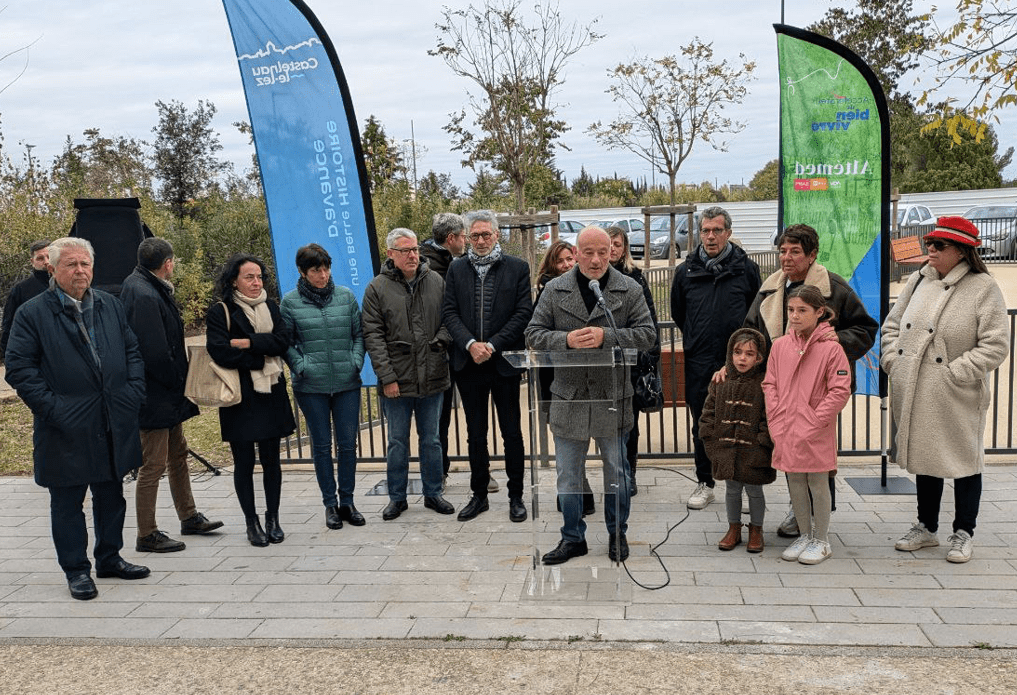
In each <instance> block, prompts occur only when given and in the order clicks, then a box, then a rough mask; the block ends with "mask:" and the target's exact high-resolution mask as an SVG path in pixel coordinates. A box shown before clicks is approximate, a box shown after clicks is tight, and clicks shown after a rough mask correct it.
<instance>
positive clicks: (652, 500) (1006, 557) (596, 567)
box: [0, 461, 1017, 693]
mask: <svg viewBox="0 0 1017 695" xmlns="http://www.w3.org/2000/svg"><path fill="white" fill-rule="evenodd" d="M842 463H843V465H844V467H843V468H842V469H841V476H840V478H839V479H838V510H837V512H836V513H835V514H834V516H833V521H832V523H831V536H832V538H831V541H832V543H833V549H834V556H833V558H832V559H830V560H828V561H826V562H825V563H823V564H821V565H819V566H815V567H806V566H803V565H799V564H797V563H788V562H783V561H781V559H780V557H779V555H780V551H781V550H782V549H783V547H784V546H786V545H787V541H786V540H784V539H779V538H778V537H777V536H776V534H775V533H774V532H773V529H774V528H775V526H776V524H777V523H778V522H779V521H780V520H781V519H782V518H783V515H784V512H785V510H786V508H787V500H788V498H787V491H786V486H785V485H784V484H783V482H778V483H775V484H774V485H771V486H768V488H767V498H768V509H769V511H768V517H767V521H766V525H765V528H766V542H767V548H766V550H765V551H764V552H763V553H762V554H761V555H749V554H748V553H746V552H745V551H744V547H739V548H737V549H735V550H734V551H732V552H728V553H722V552H720V551H718V550H717V548H716V542H717V540H718V539H719V538H720V536H721V535H722V533H723V531H724V530H726V523H725V522H724V510H723V503H722V502H721V501H718V502H715V503H714V504H713V505H711V506H709V507H708V508H707V509H705V510H702V511H695V512H691V513H690V514H689V515H688V518H685V517H686V508H685V506H684V500H685V499H686V497H687V496H688V494H689V493H690V492H691V490H692V488H693V487H694V484H693V483H692V482H690V480H689V479H688V478H687V477H686V472H687V470H688V469H686V468H673V469H672V468H650V467H649V465H650V462H647V464H646V465H644V466H641V471H640V476H639V479H640V483H641V485H640V494H639V496H638V497H636V498H635V499H634V500H633V513H632V518H631V526H630V531H629V539H630V543H631V545H632V557H631V558H630V559H629V561H628V563H627V569H628V572H630V573H631V576H632V577H633V578H634V579H635V580H637V581H638V582H640V583H642V584H644V585H648V586H654V585H659V584H662V583H664V581H665V578H666V575H665V573H664V571H662V568H661V565H660V563H659V562H658V561H657V560H656V559H655V558H653V557H651V556H650V552H649V549H650V545H651V544H653V545H657V544H661V543H663V544H662V545H660V546H659V547H658V549H657V552H658V553H659V555H660V557H661V560H662V562H663V564H664V566H665V567H666V568H667V571H668V573H669V574H670V586H668V587H666V588H663V589H660V590H648V589H643V588H640V587H638V586H637V585H635V584H634V583H633V582H632V581H631V580H630V579H628V577H627V576H626V575H624V574H622V575H619V574H617V570H616V568H615V567H613V566H612V565H611V563H610V562H609V561H608V559H607V557H606V546H607V533H606V530H605V529H604V527H603V515H602V513H601V509H600V508H601V504H600V501H599V500H598V513H597V514H596V515H595V516H592V517H590V518H589V522H590V528H589V530H588V532H587V536H588V540H589V542H590V555H588V556H586V557H583V558H577V559H574V560H572V561H571V562H569V563H567V564H566V565H564V566H562V567H561V568H560V572H559V573H557V574H554V575H542V574H540V573H538V574H537V575H536V577H537V578H540V577H544V578H545V579H547V581H546V583H545V585H544V586H545V587H552V590H549V591H546V592H545V593H546V594H547V596H545V597H539V596H533V595H531V594H532V593H533V592H532V587H533V586H534V577H535V575H534V574H533V568H532V547H533V546H532V544H533V543H534V541H535V542H536V544H537V545H538V546H539V548H540V550H541V551H543V550H547V549H549V548H550V547H553V545H554V544H555V542H556V540H557V537H558V531H557V529H558V526H559V524H560V516H559V515H558V514H556V513H555V512H554V510H553V507H552V509H551V510H550V512H548V511H545V512H544V514H543V516H542V517H541V518H540V519H537V520H535V521H534V522H532V523H531V522H527V523H525V524H513V523H511V522H510V521H509V519H508V505H507V500H506V497H505V495H504V492H502V493H499V494H497V495H492V497H491V511H489V512H487V513H485V514H482V515H481V516H480V517H478V518H477V519H475V520H473V521H470V522H466V523H460V522H458V521H456V519H455V517H454V516H451V517H447V516H440V515H437V514H435V513H433V512H431V511H428V510H425V509H424V508H423V506H422V504H421V500H420V498H411V499H410V505H411V506H410V510H409V511H408V512H406V513H404V514H403V515H402V517H400V518H399V519H398V520H395V521H390V522H384V521H382V519H381V516H380V512H381V509H382V507H383V506H384V505H385V503H386V501H387V500H386V499H385V498H384V497H378V496H371V495H366V494H365V493H366V492H367V491H368V490H369V488H371V487H372V486H373V485H374V484H375V483H377V482H380V481H381V480H382V479H383V475H382V474H380V473H364V474H361V475H360V476H359V480H358V488H357V489H358V494H357V500H356V503H357V506H358V507H359V508H360V509H361V510H362V511H363V512H364V513H365V515H366V516H367V519H368V523H367V525H366V526H364V527H362V528H353V527H350V526H348V525H347V526H345V527H344V528H343V529H341V530H338V531H330V530H328V529H326V527H325V525H324V518H323V514H322V508H321V504H320V494H319V492H318V489H317V485H316V483H315V480H314V477H313V474H311V473H308V472H302V471H292V470H287V472H286V473H285V478H284V486H283V505H282V514H281V520H282V525H283V528H284V529H285V531H286V533H287V537H286V541H285V542H284V543H282V544H280V545H273V546H270V547H268V548H254V547H252V546H251V545H250V544H248V543H247V540H246V537H245V535H244V530H243V524H242V517H241V515H240V511H239V508H238V506H237V504H236V499H235V496H234V494H233V489H232V481H231V480H230V476H229V475H228V471H227V472H226V473H225V474H224V475H222V476H219V477H210V476H209V477H204V478H198V479H195V481H194V489H195V497H196V498H197V500H198V503H199V507H200V508H201V509H202V510H203V511H205V512H206V513H207V514H208V516H209V517H211V518H221V519H223V520H224V521H225V522H226V527H225V529H224V532H223V533H222V534H219V535H214V536H208V537H200V536H199V537H193V536H192V537H188V538H186V539H185V540H186V542H187V545H188V547H187V549H186V550H185V551H183V552H181V553H175V554H169V555H150V554H139V553H136V552H134V550H133V540H134V537H135V533H136V527H135V525H134V511H133V508H134V505H133V499H132V498H133V487H132V486H131V485H130V484H128V485H127V486H126V488H125V492H126V495H127V497H128V517H127V518H128V523H127V526H128V527H127V528H126V529H125V532H124V537H125V541H126V547H125V549H124V556H125V557H126V558H128V559H129V560H131V561H134V562H140V563H142V564H146V565H148V566H150V567H151V568H152V575H151V577H150V578H148V579H145V580H141V581H136V582H123V581H118V580H110V579H99V580H97V584H98V586H99V592H100V593H99V597H98V598H97V599H95V600H93V601H88V602H79V601H75V600H73V599H71V598H70V596H69V594H68V592H67V588H66V583H65V581H64V577H63V574H62V573H61V572H60V570H59V568H58V566H57V564H56V560H55V556H54V552H53V547H52V540H51V539H50V535H49V519H48V511H47V510H48V496H47V493H46V492H45V490H43V489H41V488H38V487H36V486H35V485H34V483H33V482H32V481H31V480H29V479H24V478H2V479H0V499H3V501H4V503H3V505H2V506H0V528H3V534H2V535H0V693H8V692H10V693H30V692H53V689H54V687H56V685H59V684H61V683H62V684H64V685H66V684H67V683H71V684H75V687H74V688H73V690H74V691H75V692H135V691H137V692H141V691H145V692H169V691H173V692H177V693H179V692H195V691H201V690H204V691H206V692H208V691H211V692H224V691H239V690H245V691H247V690H254V691H260V690H263V689H267V688H268V687H270V686H272V685H278V684H280V683H281V682H283V681H278V680H276V681H273V680H272V679H271V678H269V676H270V675H271V674H272V673H277V674H284V673H288V674H290V675H291V676H292V677H293V678H294V679H295V680H293V681H292V683H297V682H299V683H302V684H304V685H305V686H307V685H310V686H312V687H310V690H309V692H319V691H320V692H335V690H336V687H338V688H340V689H348V690H349V691H350V692H419V691H421V690H423V689H425V688H426V689H427V690H428V691H429V692H453V691H454V692H457V693H463V692H499V691H503V690H508V689H510V688H511V689H515V688H518V687H525V688H527V689H528V690H532V691H535V692H548V691H549V690H551V689H552V686H553V687H554V688H555V689H556V690H557V691H558V692H653V691H657V690H660V691H666V692H714V691H716V692H721V691H723V692H731V690H730V686H731V683H725V679H727V678H737V679H738V680H737V683H738V684H739V687H744V688H746V690H742V692H750V691H749V690H747V689H748V688H750V687H751V688H752V689H753V691H760V692H766V691H767V690H766V689H765V688H762V689H761V687H760V684H761V683H764V682H765V681H766V679H767V678H771V677H773V676H774V674H776V673H778V672H779V673H780V674H782V675H781V676H780V678H781V680H780V682H781V683H786V684H787V686H788V687H789V688H790V687H793V688H794V689H795V691H796V692H831V691H837V692H842V691H843V692H867V693H873V692H895V693H901V692H924V693H929V692H957V693H961V692H1014V690H1015V689H1017V667H1015V666H1014V659H1013V657H1014V655H1015V652H1014V651H1011V650H1012V649H1013V648H1015V647H1017V527H1015V526H1014V521H1013V518H1014V510H1015V509H1017V466H1015V465H1013V464H1012V463H1003V464H1000V463H999V462H996V465H992V466H991V467H990V468H989V469H988V470H987V473H986V476H985V489H984V493H983V501H982V509H981V514H980V517H979V527H978V531H977V534H976V537H975V556H974V559H973V560H972V561H971V562H970V563H968V564H963V565H954V564H950V563H948V562H946V560H945V555H946V547H945V540H946V536H947V535H948V533H949V519H950V514H951V512H952V503H951V501H950V499H951V495H950V494H949V491H948V493H947V494H946V495H945V496H944V498H945V499H944V514H943V526H942V527H941V529H940V539H941V541H942V542H944V546H941V547H939V548H932V549H925V550H923V551H919V552H915V553H900V552H897V551H895V550H894V549H893V542H894V540H895V539H896V538H897V537H899V536H900V535H901V534H902V533H903V532H904V531H906V530H907V528H908V527H909V526H910V524H911V522H912V521H913V519H914V515H915V510H914V500H913V498H909V497H905V496H881V495H869V496H865V497H862V496H859V495H857V494H856V493H855V492H854V491H853V489H852V488H851V487H850V486H849V485H848V484H847V483H846V481H845V480H844V478H845V477H857V476H877V475H878V467H877V466H875V465H871V464H865V465H857V462H854V461H844V462H842ZM503 476H504V474H503V473H501V474H497V475H496V477H498V478H499V479H500V480H501V482H502V488H503V490H504V482H505V481H504V477H503ZM593 487H594V489H599V487H598V482H597V481H596V480H594V481H593ZM540 492H541V494H542V495H545V496H544V497H543V499H544V500H549V499H553V498H552V497H551V494H552V488H551V483H550V481H545V482H542V483H541V484H540ZM468 493H469V490H468V474H467V473H454V474H453V476H452V478H451V485H450V487H449V491H448V497H449V499H450V500H451V501H452V502H453V503H454V504H455V505H456V506H457V508H458V507H459V506H461V505H462V504H463V503H464V502H465V501H466V499H467V496H468ZM552 504H553V503H552ZM261 506H263V505H261V503H260V502H259V507H261ZM159 518H160V520H161V523H162V525H163V529H164V530H166V531H169V532H170V533H171V535H175V532H176V531H177V524H176V522H175V519H174V513H173V510H172V503H171V501H170V496H169V494H168V491H166V490H164V491H163V494H162V495H161V496H160V514H159ZM665 539H667V540H666V541H665ZM591 577H592V578H594V581H591ZM619 577H620V580H619ZM577 581H587V582H589V583H590V586H592V587H594V588H595V589H597V590H598V591H591V593H590V594H589V595H588V596H587V597H584V598H581V599H577V598H576V597H575V596H574V595H573V594H570V593H568V592H567V591H561V592H560V593H555V590H554V588H553V587H554V586H555V582H558V584H557V585H556V586H557V587H558V588H561V587H562V586H566V587H568V586H575V585H576V582H577ZM597 581H600V582H601V583H600V584H597V583H596V582H597ZM619 584H620V585H621V590H620V591H617V590H616V589H617V585H619ZM605 587H606V590H605ZM538 593H539V592H538ZM40 645H47V646H46V647H45V648H42V647H41V646H40ZM109 645H121V646H125V647H127V648H125V649H114V648H110V647H109ZM142 647H144V649H141V648H142ZM209 647H214V649H211V650H209V649H208V648H209ZM264 647H272V648H271V649H264ZM320 649H327V650H328V651H327V656H322V655H321V654H319V655H318V656H317V657H315V656H314V654H315V653H317V652H316V650H320ZM803 656H806V657H808V659H807V663H808V664H810V665H809V666H808V667H807V668H805V670H804V671H803V670H802V668H803V665H802V664H803V662H802V658H801V657H803ZM792 657H793V658H792ZM905 657H906V658H905ZM322 658H325V659H327V662H324V663H323V662H322V661H321V659H322ZM951 659H953V660H956V663H955V665H954V666H951V665H950V664H951V663H953V662H951ZM136 660H141V661H142V662H144V663H145V664H146V669H151V670H150V671H149V670H143V671H142V672H141V675H142V676H143V677H141V678H140V680H136V679H135V677H134V676H135V675H136V674H137V672H136V671H135V670H134V669H132V668H131V664H132V663H134V662H135V661H136ZM164 662H165V664H172V665H171V666H166V665H165V664H164ZM729 662H731V663H729ZM734 662H736V663H734ZM245 663H246V664H248V666H249V667H250V669H251V670H250V671H249V672H246V673H245V672H244V669H243V667H242V664H245ZM326 663H327V664H328V670H327V672H322V671H321V669H322V668H324V667H325V664H326ZM267 664H276V665H275V666H274V667H273V668H277V669H279V670H278V671H277V672H276V671H273V670H271V669H269V670H267V671H265V672H264V673H262V669H263V668H265V665H267ZM824 664H825V665H824ZM39 665H43V666H46V665H48V667H49V670H47V669H46V668H43V670H41V671H40V670H37V669H36V667H37V666H39ZM93 668H101V675H97V676H94V680H92V681H87V682H88V683H94V684H95V689H94V690H93V689H92V686H91V685H88V686H82V685H81V684H82V683H83V682H85V681H83V680H81V679H83V678H85V676H86V675H87V674H88V673H89V670H90V669H93ZM337 669H338V670H337ZM661 669H663V670H661ZM690 669H691V670H690ZM944 669H945V671H944ZM957 669H960V670H959V671H958V670H957ZM944 673H946V674H951V673H967V674H969V675H968V676H964V677H963V678H961V682H960V683H958V684H956V685H954V686H950V687H946V685H945V683H944V682H943V681H942V678H943V677H944ZM42 674H49V675H48V676H45V677H44V676H43V675H42ZM145 674H147V675H145ZM340 674H346V675H345V676H344V678H345V677H349V678H350V679H352V680H350V681H349V682H350V683H357V684H358V685H357V687H355V688H353V687H350V688H343V687H342V686H343V683H344V682H345V681H340V680H336V679H337V678H339V675H340ZM399 674H402V675H401V676H400V675H399ZM595 674H596V675H595ZM623 674H628V676H627V678H622V675H623ZM668 674H671V675H670V676H669V675H668ZM682 674H684V675H682ZM418 676H419V678H420V680H416V678H417V677H418ZM679 676H680V678H679ZM708 676H709V678H707V677H708ZM121 677H123V678H127V680H126V681H119V680H118V679H119V678H121ZM280 677H282V676H281V675H280ZM672 677H673V678H675V679H676V680H670V679H671V678H672ZM975 677H977V678H978V679H981V681H982V682H981V685H979V686H978V687H977V688H976V687H974V686H973V684H972V681H971V680H970V679H971V678H975ZM47 678H48V679H49V680H47ZM226 678H228V681H227V682H228V684H229V687H223V683H224V681H223V680H222V679H226ZM178 679H179V680H178ZM217 679H218V680H217ZM661 679H663V680H661ZM699 679H704V680H699ZM760 679H762V680H760ZM903 679H912V680H910V681H908V683H907V689H906V690H902V689H901V688H902V687H903V685H904V683H902V680H903ZM206 681H208V682H207V683H206V685H205V686H203V687H198V685H197V684H198V683H205V682H206ZM118 682H119V683H120V685H117V683H118ZM694 682H696V683H701V684H703V687H700V688H693V689H688V690H684V689H682V688H683V687H685V685H689V684H691V683H694ZM707 682H710V683H713V686H716V690H713V689H711V688H707V687H706V685H705V684H706V683H707ZM128 683H129V687H128V685H127V684H128ZM215 683H218V684H219V685H218V686H217V687H213V686H214V684H215ZM315 683H317V684H318V685H319V686H321V687H320V688H319V689H318V690H315V688H314V687H313V686H314V684H315ZM326 683H327V684H331V685H332V686H334V687H327V688H326V687H324V685H325V684H326ZM99 684H105V687H103V688H100V687H99ZM181 684H185V685H184V686H183V687H181ZM386 684H387V685H386ZM563 684H565V685H566V687H564V689H562V687H563ZM683 684H684V685H683ZM824 684H825V685H824ZM920 684H925V686H926V687H924V688H918V686H919V685H920ZM453 686H455V687H453ZM637 686H639V687H637ZM834 686H836V687H834ZM849 686H850V687H849ZM1004 686H1006V687H1004ZM855 687H858V688H860V689H858V690H855ZM884 687H885V688H886V689H885V690H884V689H883V688H884ZM912 687H915V688H916V689H915V690H911V688H912ZM206 688H207V689H206ZM286 689H287V688H282V690H286ZM769 692H781V690H776V689H771V690H769Z"/></svg>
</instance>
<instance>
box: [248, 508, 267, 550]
mask: <svg viewBox="0 0 1017 695" xmlns="http://www.w3.org/2000/svg"><path fill="white" fill-rule="evenodd" d="M247 540H249V541H250V542H251V545H254V546H257V547H259V548H264V547H265V546H266V545H268V536H266V535H265V531H264V529H262V528H261V520H260V519H258V517H256V516H254V517H250V518H248V519H247Z"/></svg>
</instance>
